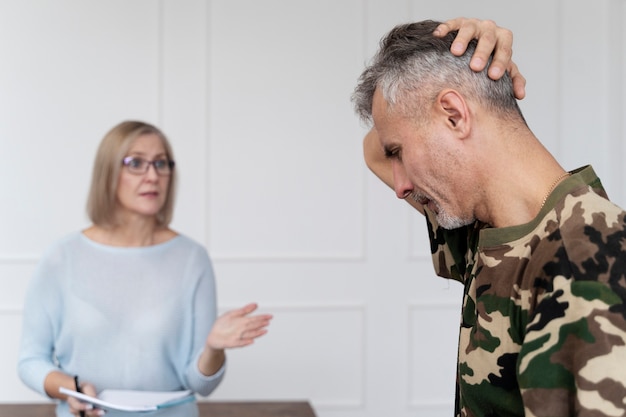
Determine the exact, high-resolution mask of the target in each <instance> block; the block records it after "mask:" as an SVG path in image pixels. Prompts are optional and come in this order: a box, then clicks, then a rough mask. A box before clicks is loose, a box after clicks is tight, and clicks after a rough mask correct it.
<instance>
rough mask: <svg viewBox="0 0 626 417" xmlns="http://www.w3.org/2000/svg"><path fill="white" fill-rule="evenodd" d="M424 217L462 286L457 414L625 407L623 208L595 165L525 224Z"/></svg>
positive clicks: (584, 412)
mask: <svg viewBox="0 0 626 417" xmlns="http://www.w3.org/2000/svg"><path fill="white" fill-rule="evenodd" d="M427 220H428V226H429V229H428V230H429V235H430V241H431V251H432V254H433V261H434V264H435V270H436V272H437V274H438V275H441V276H443V277H446V278H452V279H456V280H458V281H460V282H462V283H463V285H464V286H465V290H464V300H463V308H462V318H461V330H460V337H459V358H458V369H457V405H456V414H457V416H463V417H474V416H476V417H478V416H485V417H486V416H498V417H505V416H536V417H560V416H586V417H596V416H598V417H599V416H603V417H604V416H626V212H624V210H622V209H621V208H619V207H617V206H616V205H614V204H612V203H611V202H610V201H609V200H608V199H607V198H606V195H605V193H604V190H603V188H602V185H601V183H600V180H599V179H598V178H597V176H596V174H595V172H594V171H593V169H592V168H591V167H589V166H588V167H583V168H581V169H579V170H577V171H574V172H573V173H572V175H571V176H570V177H569V178H567V179H565V180H564V181H562V182H561V184H559V186H558V187H557V188H556V189H555V190H554V192H552V194H551V195H550V197H549V198H548V200H547V202H546V204H545V206H544V207H543V208H542V210H541V211H540V213H539V215H538V216H537V217H536V218H535V219H534V220H533V221H532V222H530V223H528V224H524V225H520V226H514V227H506V228H489V227H487V226H486V225H484V224H480V223H477V224H474V225H472V226H468V227H466V228H461V229H456V230H444V229H442V228H439V227H438V226H437V224H436V219H435V217H434V215H433V214H432V213H429V212H428V211H427Z"/></svg>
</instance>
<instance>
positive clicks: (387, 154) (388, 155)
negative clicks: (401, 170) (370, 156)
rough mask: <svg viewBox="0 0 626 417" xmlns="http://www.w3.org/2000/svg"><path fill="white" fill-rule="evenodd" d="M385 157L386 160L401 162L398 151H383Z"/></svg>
mask: <svg viewBox="0 0 626 417" xmlns="http://www.w3.org/2000/svg"><path fill="white" fill-rule="evenodd" d="M385 157H386V158H387V159H397V160H399V161H401V160H402V158H401V155H400V150H399V149H391V150H385Z"/></svg>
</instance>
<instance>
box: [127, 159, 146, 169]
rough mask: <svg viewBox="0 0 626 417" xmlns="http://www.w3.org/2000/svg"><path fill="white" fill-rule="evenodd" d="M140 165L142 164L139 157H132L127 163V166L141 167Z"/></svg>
mask: <svg viewBox="0 0 626 417" xmlns="http://www.w3.org/2000/svg"><path fill="white" fill-rule="evenodd" d="M142 165H143V159H141V158H133V159H131V160H130V162H129V163H128V166H129V167H131V168H141V166H142Z"/></svg>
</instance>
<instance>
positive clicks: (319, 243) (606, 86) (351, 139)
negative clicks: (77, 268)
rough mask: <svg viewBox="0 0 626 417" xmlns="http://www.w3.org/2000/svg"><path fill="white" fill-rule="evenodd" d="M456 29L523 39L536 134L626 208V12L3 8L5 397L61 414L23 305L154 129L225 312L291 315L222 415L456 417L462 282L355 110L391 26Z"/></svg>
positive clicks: (410, 7) (388, 0)
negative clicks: (370, 151) (241, 410)
mask: <svg viewBox="0 0 626 417" xmlns="http://www.w3.org/2000/svg"><path fill="white" fill-rule="evenodd" d="M456 16H475V17H481V18H489V19H494V20H495V21H496V22H497V23H498V24H500V25H502V26H505V27H508V28H510V29H512V30H513V32H514V34H515V44H514V56H515V58H516V61H517V63H518V65H519V67H520V69H521V70H522V72H523V74H524V75H525V76H526V78H527V80H528V84H527V98H526V99H524V100H523V101H522V103H521V105H522V109H523V111H524V113H525V116H526V118H527V120H528V122H529V124H530V126H531V128H532V129H533V131H534V132H535V133H536V135H537V136H538V137H539V138H541V139H542V140H543V142H544V143H545V145H546V146H547V147H548V148H549V149H550V150H551V151H552V152H554V153H555V154H556V155H557V156H558V158H559V160H560V161H561V162H562V164H563V165H564V167H566V168H568V169H573V168H576V167H578V166H580V165H583V164H587V163H591V164H593V165H594V167H595V168H596V171H597V172H598V173H599V174H600V176H601V178H602V179H603V182H604V184H605V187H606V188H607V190H608V192H609V195H610V196H611V197H612V198H613V200H614V201H616V202H617V203H619V204H620V205H622V206H625V205H626V181H625V179H624V177H625V175H626V168H625V167H624V163H623V161H624V160H625V159H626V145H624V143H625V142H626V117H625V113H626V83H625V82H624V81H623V80H624V78H626V53H625V51H626V28H624V26H625V24H626V1H624V0H594V1H592V0H530V1H525V2H515V3H512V2H502V1H498V0H481V1H478V0H472V1H468V0H446V1H426V0H413V1H411V0H339V1H338V0H315V1H312V0H309V1H305V0H264V1H259V0H213V1H209V0H206V1H204V0H133V1H128V0H106V1H105V0H57V1H53V2H52V1H47V0H0V54H2V64H1V65H0V152H1V154H0V155H1V159H0V160H1V163H0V193H1V195H2V203H1V204H0V222H1V223H0V227H1V229H0V329H1V331H2V343H0V402H31V401H45V399H44V398H41V397H39V396H37V395H36V394H34V393H32V392H30V391H29V390H27V389H26V388H25V387H24V386H23V385H22V384H21V382H20V381H19V380H18V378H17V375H16V371H15V365H16V357H17V348H18V346H17V345H18V340H19V333H20V323H21V308H22V298H23V295H24V290H25V287H26V284H27V282H28V280H29V279H30V275H31V273H32V271H33V269H34V266H35V264H36V262H37V260H38V258H39V256H40V255H41V253H42V251H43V250H44V248H45V247H47V246H48V245H49V244H50V243H51V242H52V241H54V240H56V239H58V238H60V237H62V236H64V235H65V234H67V233H69V232H70V231H73V230H76V229H80V228H83V227H85V226H86V225H87V224H88V223H87V219H86V216H85V214H84V207H85V199H86V193H87V187H88V183H89V178H90V175H91V164H92V160H93V156H94V153H95V149H96V146H97V144H98V143H99V141H100V139H101V137H102V136H103V135H104V133H105V132H106V131H107V130H108V129H109V128H110V127H112V126H113V125H114V124H116V123H118V122H119V121H121V120H125V119H130V118H135V119H143V120H146V121H149V122H152V123H155V124H157V125H158V126H160V127H162V128H163V129H164V131H165V132H166V134H168V135H169V137H170V139H171V141H172V143H173V146H174V150H175V154H176V160H177V168H178V169H179V173H180V177H179V179H180V183H179V185H180V188H179V194H178V200H177V207H176V215H175V220H174V224H173V226H174V228H176V229H177V230H179V231H180V232H182V233H185V234H187V235H189V236H191V237H192V238H194V239H196V240H198V241H200V242H202V243H203V244H205V245H206V246H207V248H208V249H209V252H210V254H211V255H212V257H213V260H214V263H215V270H216V273H217V280H218V291H219V292H218V295H219V307H220V310H226V309H229V308H232V307H236V306H239V305H242V304H244V303H246V302H248V301H257V302H259V303H260V305H261V306H262V308H263V310H264V311H268V312H272V313H273V314H274V315H275V319H274V321H273V324H272V326H271V329H270V333H269V334H268V335H267V336H266V337H265V338H263V339H261V340H259V341H258V343H257V344H256V345H254V346H253V347H251V348H246V349H243V350H238V351H231V352H230V353H229V368H228V374H227V377H226V379H225V381H224V382H223V384H222V385H221V386H220V388H218V390H217V391H216V392H215V393H214V394H213V395H212V396H211V397H210V398H209V400H211V399H215V400H223V399H228V400H231V399H232V400H289V399H293V400H301V399H306V400H309V401H310V402H311V404H312V405H313V407H314V408H315V410H316V412H317V414H318V415H319V416H320V417H356V416H359V417H382V416H394V417H404V416H426V417H439V416H450V415H451V410H452V406H453V402H454V398H453V391H454V364H455V358H456V335H457V322H458V311H459V308H460V298H459V297H460V294H461V289H460V286H459V285H457V284H456V283H454V282H447V281H444V280H441V279H438V278H436V277H435V276H434V274H433V270H432V266H431V263H430V258H429V255H428V251H429V249H428V245H427V242H426V232H425V227H424V225H423V220H422V219H421V218H420V217H419V215H417V214H415V213H413V212H411V210H410V209H408V208H407V207H405V203H402V202H399V201H396V200H395V198H394V195H393V193H392V192H391V191H390V190H388V189H386V188H385V186H383V185H382V184H381V183H379V181H378V180H377V179H376V178H375V177H374V176H373V175H372V174H370V173H369V171H368V170H367V169H366V167H365V165H364V163H363V162H362V156H361V138H362V136H363V134H364V133H365V127H364V126H362V125H360V123H359V121H358V120H357V118H356V116H354V114H353V112H352V107H351V103H350V101H349V97H350V94H351V92H352V89H353V87H354V85H355V83H356V79H357V77H358V75H359V74H360V72H361V70H362V68H363V66H364V63H365V62H366V61H367V60H368V59H369V58H370V57H371V55H372V54H373V53H374V52H375V50H376V48H377V44H378V40H379V39H380V37H381V36H383V35H384V34H385V33H386V32H387V31H388V30H389V29H391V27H392V26H393V25H395V24H398V23H404V22H407V21H411V20H421V19H427V18H434V19H440V20H443V19H447V18H452V17H456Z"/></svg>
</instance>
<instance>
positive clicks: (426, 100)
mask: <svg viewBox="0 0 626 417" xmlns="http://www.w3.org/2000/svg"><path fill="white" fill-rule="evenodd" d="M438 25H439V23H438V22H433V21H424V22H419V23H412V24H407V25H401V26H397V27H396V28H394V29H393V30H392V31H391V32H390V33H389V34H388V35H387V36H386V37H385V38H384V39H383V40H382V41H381V47H380V51H379V52H378V53H377V54H376V56H375V57H374V59H373V62H372V64H371V65H370V66H368V67H367V68H366V69H365V71H364V72H363V74H362V75H361V77H360V79H359V83H358V86H357V87H356V89H355V92H354V95H353V101H354V104H355V108H356V111H357V113H358V114H359V115H360V116H361V118H362V119H364V120H365V121H368V122H372V121H373V123H374V130H375V131H376V133H377V135H378V138H379V140H380V142H381V145H382V146H383V148H384V151H385V154H386V156H387V158H388V159H389V160H390V161H391V169H392V171H393V183H394V184H393V185H394V188H395V190H396V195H397V196H398V197H399V198H406V197H409V196H411V197H412V198H414V199H416V201H418V203H420V204H422V205H424V206H426V207H428V208H429V209H430V210H432V211H433V212H435V213H436V215H437V219H438V221H439V224H440V225H441V226H442V227H445V228H448V229H452V228H456V227H460V226H463V225H465V224H470V223H472V222H473V221H474V220H475V219H476V218H479V219H481V220H482V217H484V210H483V208H484V198H483V197H484V196H485V194H484V189H483V185H484V180H485V178H486V175H487V176H488V173H487V170H486V169H485V165H486V162H487V161H489V158H490V157H491V158H493V156H494V154H490V153H489V152H492V151H491V149H489V148H490V145H493V144H494V142H493V140H494V139H496V138H499V137H500V136H504V132H505V131H506V129H512V128H513V129H517V128H518V127H520V126H523V125H525V123H524V119H523V117H522V115H521V112H520V110H519V107H518V106H517V102H516V101H515V97H514V94H513V88H512V83H511V79H510V77H509V76H508V75H505V76H504V77H503V78H501V79H500V80H498V81H493V80H491V79H490V78H489V77H488V75H487V73H486V70H484V71H482V72H474V71H472V70H471V68H470V66H469V61H470V58H471V56H472V54H473V52H474V50H475V47H476V43H475V42H472V43H470V45H469V47H468V48H467V51H466V53H465V54H464V55H463V56H461V57H456V56H454V55H452V53H451V52H450V46H451V44H452V41H453V40H454V37H455V33H451V34H449V35H447V36H445V37H443V38H437V37H435V36H434V35H433V34H432V33H433V31H434V30H435V28H436V27H437V26H438ZM491 160H493V159H491Z"/></svg>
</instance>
